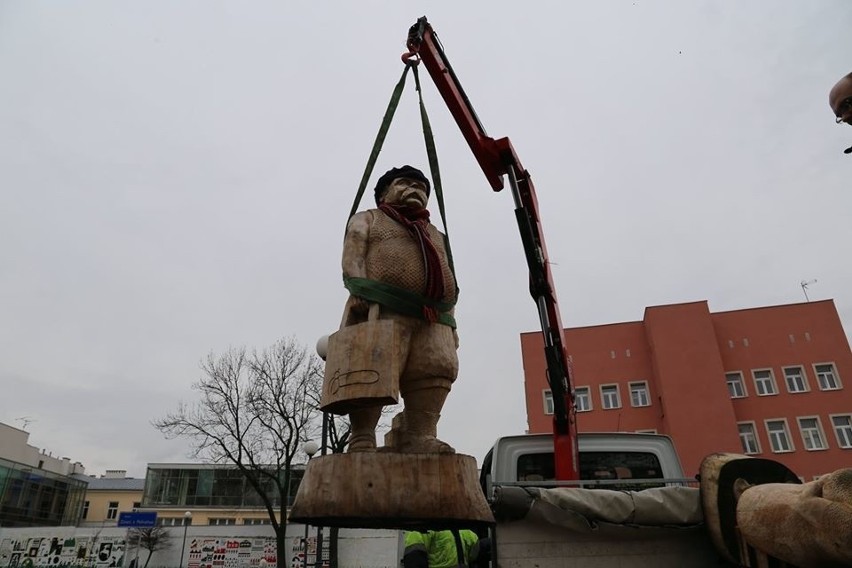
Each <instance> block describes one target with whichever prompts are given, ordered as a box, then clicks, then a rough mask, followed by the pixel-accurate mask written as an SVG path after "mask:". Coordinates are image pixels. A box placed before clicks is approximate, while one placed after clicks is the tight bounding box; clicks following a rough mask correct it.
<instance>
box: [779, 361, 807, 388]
mask: <svg viewBox="0 0 852 568" xmlns="http://www.w3.org/2000/svg"><path fill="white" fill-rule="evenodd" d="M791 370H798V371H799V372H800V374H801V377H802V390H792V389H791V388H790V379H789V378H788V377H787V371H791ZM781 374H782V375H784V386H785V387H786V388H787V392H788V393H790V394H801V393H804V392H810V390H811V385H810V382H809V381H808V374H807V373H806V372H805V368H804V367H803V366H802V365H790V366H789V367H781Z"/></svg>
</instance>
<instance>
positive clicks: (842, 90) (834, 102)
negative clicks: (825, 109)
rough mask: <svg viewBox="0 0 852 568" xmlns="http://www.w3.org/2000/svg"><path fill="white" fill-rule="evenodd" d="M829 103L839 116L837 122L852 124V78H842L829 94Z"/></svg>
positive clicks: (835, 114)
mask: <svg viewBox="0 0 852 568" xmlns="http://www.w3.org/2000/svg"><path fill="white" fill-rule="evenodd" d="M828 104H829V105H831V110H833V111H834V116H836V117H837V122H845V123H846V124H852V79H850V78H849V77H844V78H843V79H841V80H840V81H839V82H838V83H837V84H836V85H835V86H834V88H833V89H831V93H829V95H828Z"/></svg>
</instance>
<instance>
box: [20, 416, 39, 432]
mask: <svg viewBox="0 0 852 568" xmlns="http://www.w3.org/2000/svg"><path fill="white" fill-rule="evenodd" d="M15 420H16V421H18V422H20V423H22V424H23V425H24V426H23V428H21V429H22V430H26V429H27V426H29V425H30V423H31V422H35V419H34V418H32V417H30V416H21V417H19V418H15Z"/></svg>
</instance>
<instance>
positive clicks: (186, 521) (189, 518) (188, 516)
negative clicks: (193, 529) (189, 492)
mask: <svg viewBox="0 0 852 568" xmlns="http://www.w3.org/2000/svg"><path fill="white" fill-rule="evenodd" d="M191 522H192V511H187V512H186V513H184V514H183V544H182V545H181V547H180V562H179V563H178V568H183V551H184V550H186V530H187V529H188V528H189V523H191Z"/></svg>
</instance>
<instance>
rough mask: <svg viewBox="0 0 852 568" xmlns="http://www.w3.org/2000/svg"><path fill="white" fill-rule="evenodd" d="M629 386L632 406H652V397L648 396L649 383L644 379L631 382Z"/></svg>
mask: <svg viewBox="0 0 852 568" xmlns="http://www.w3.org/2000/svg"><path fill="white" fill-rule="evenodd" d="M629 386H630V405H631V406H651V399H650V397H649V396H648V383H646V382H645V381H642V382H640V383H630V384H629Z"/></svg>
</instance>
